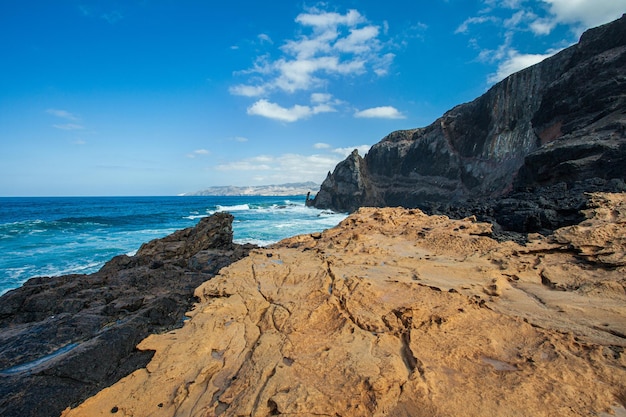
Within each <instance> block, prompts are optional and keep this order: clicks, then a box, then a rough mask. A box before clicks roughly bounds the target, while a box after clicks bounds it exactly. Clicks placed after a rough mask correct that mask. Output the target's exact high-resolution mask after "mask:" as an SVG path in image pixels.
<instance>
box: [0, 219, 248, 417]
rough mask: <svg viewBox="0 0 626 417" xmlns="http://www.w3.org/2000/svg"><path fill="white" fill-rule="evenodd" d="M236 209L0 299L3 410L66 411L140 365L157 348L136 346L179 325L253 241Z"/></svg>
mask: <svg viewBox="0 0 626 417" xmlns="http://www.w3.org/2000/svg"><path fill="white" fill-rule="evenodd" d="M232 221H233V217H232V216H231V215H230V214H226V213H217V214H215V215H214V216H211V217H209V218H205V219H202V220H201V221H200V222H199V223H198V225H197V226H196V227H193V228H188V229H184V230H181V231H178V232H175V233H174V234H172V235H170V236H167V237H165V238H163V239H157V240H154V241H152V242H149V243H147V244H144V245H143V246H142V247H141V248H140V249H139V251H138V252H137V254H136V255H135V256H125V255H122V256H118V257H115V258H113V259H112V260H111V261H109V262H108V263H107V264H106V265H105V266H104V267H103V268H102V269H101V270H100V271H98V272H97V273H94V274H90V275H68V276H61V277H54V278H48V277H43V278H33V279H31V280H29V281H28V282H26V283H25V284H24V285H23V286H22V287H21V288H18V289H15V290H13V291H10V292H8V293H7V294H5V295H3V296H2V297H1V298H0V415H2V416H3V417H8V416H16V417H18V416H19V417H27V416H33V417H42V416H55V417H56V416H58V415H59V414H60V413H61V411H62V410H63V409H65V408H66V407H68V406H70V405H76V404H78V403H79V402H80V401H82V400H84V399H85V398H87V397H89V396H91V395H93V394H95V393H96V392H98V391H99V390H100V389H102V388H103V387H106V386H108V385H110V384H112V383H113V382H115V381H117V380H119V379H120V378H121V377H123V376H125V375H128V374H129V373H131V372H132V371H134V370H136V369H138V368H141V367H144V366H146V364H147V363H148V361H149V360H150V358H152V355H153V352H151V351H149V350H143V351H139V350H137V349H136V345H137V344H138V343H139V342H140V341H141V340H142V339H144V338H145V337H146V336H148V335H149V334H151V333H158V332H163V331H167V330H170V329H172V328H176V327H180V326H181V325H182V320H183V318H184V313H185V311H187V310H188V309H189V308H190V306H191V305H192V303H193V301H194V299H193V292H194V290H195V288H196V287H197V286H198V285H200V284H201V283H202V282H204V281H206V280H208V279H210V278H211V277H213V276H214V275H215V274H216V273H217V272H218V271H219V270H220V269H221V268H222V267H224V266H226V265H228V264H230V263H231V262H232V261H234V260H237V259H241V258H242V257H244V256H245V255H246V254H247V253H248V252H249V250H250V249H251V247H250V246H241V245H236V244H233V241H232V228H231V225H232Z"/></svg>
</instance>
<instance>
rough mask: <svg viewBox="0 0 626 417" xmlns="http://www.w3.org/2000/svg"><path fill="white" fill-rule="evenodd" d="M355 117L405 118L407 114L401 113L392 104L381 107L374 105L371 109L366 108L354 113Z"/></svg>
mask: <svg viewBox="0 0 626 417" xmlns="http://www.w3.org/2000/svg"><path fill="white" fill-rule="evenodd" d="M354 117H360V118H368V119H373V118H378V119H404V118H405V116H404V115H403V114H402V113H400V112H399V111H398V110H397V109H396V108H395V107H391V106H381V107H372V108H370V109H365V110H361V111H357V112H356V113H354Z"/></svg>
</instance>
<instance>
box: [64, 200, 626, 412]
mask: <svg viewBox="0 0 626 417" xmlns="http://www.w3.org/2000/svg"><path fill="white" fill-rule="evenodd" d="M591 201H592V204H591V208H590V209H589V210H588V211H587V212H586V213H585V215H586V217H587V219H586V220H585V221H583V222H582V223H580V224H578V225H575V226H570V227H567V228H562V229H559V230H558V231H556V233H554V234H553V235H551V236H548V237H544V236H540V235H533V236H530V241H529V242H528V243H527V244H526V245H524V246H521V245H518V244H516V243H514V242H504V243H498V242H497V241H495V240H493V239H491V238H490V237H489V234H490V231H491V225H490V224H486V223H480V222H477V221H476V220H475V218H466V219H463V220H451V219H449V218H448V217H445V216H427V215H425V214H424V213H423V212H421V211H420V210H417V209H414V210H407V209H400V208H383V209H374V208H367V209H365V208H364V209H360V210H359V211H357V212H356V213H354V214H352V215H351V216H350V217H348V218H347V219H346V220H345V221H344V222H342V223H341V224H340V225H339V226H338V227H336V228H333V229H330V230H327V231H325V232H323V233H318V234H312V235H302V236H296V237H294V238H290V239H286V240H284V241H282V242H280V243H278V244H276V245H274V246H273V247H270V248H266V249H258V250H254V251H253V252H252V253H251V255H250V256H248V257H247V258H244V259H242V260H240V261H238V262H236V263H234V264H232V265H230V266H228V267H226V268H224V269H223V270H222V271H221V273H220V275H218V276H216V277H215V278H213V279H212V280H210V281H208V282H206V283H204V284H202V285H201V286H200V287H199V288H198V289H197V290H196V296H197V297H198V299H199V302H198V303H197V304H196V305H195V307H194V309H193V310H192V311H191V312H189V313H188V316H189V320H188V321H187V322H186V323H185V325H184V327H183V328H181V329H177V330H174V331H171V332H169V333H166V334H161V335H152V336H149V337H148V338H147V339H145V340H144V341H143V342H141V343H140V345H139V348H140V349H144V350H155V351H156V353H155V355H154V357H153V359H152V361H151V362H150V363H149V364H148V366H147V367H146V368H145V369H140V370H138V371H136V372H134V373H133V374H131V375H129V376H128V377H126V378H124V379H122V380H121V381H119V382H118V383H116V384H115V385H113V386H111V387H109V388H106V389H104V390H103V391H101V392H100V393H99V394H97V395H96V396H94V397H92V398H90V399H88V400H87V401H85V402H84V403H83V404H82V405H80V406H78V407H77V408H75V409H71V410H70V409H68V410H66V411H65V412H64V413H63V416H64V417H74V416H99V415H106V416H110V415H116V416H242V415H245V416H271V415H285V416H292V415H302V416H313V415H316V416H320V415H326V416H383V415H390V416H451V415H464V416H485V415H497V416H528V415H532V416H555V415H559V416H589V415H595V416H610V415H624V413H626V356H625V355H624V347H626V292H625V288H626V274H625V272H626V266H625V265H626V262H625V260H626V258H625V255H626V241H625V240H624V239H625V238H624V236H626V196H625V195H624V194H595V195H593V196H592V197H591Z"/></svg>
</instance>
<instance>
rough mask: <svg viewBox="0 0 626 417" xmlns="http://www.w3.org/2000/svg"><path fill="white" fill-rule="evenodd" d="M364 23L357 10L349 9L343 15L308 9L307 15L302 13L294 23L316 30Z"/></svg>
mask: <svg viewBox="0 0 626 417" xmlns="http://www.w3.org/2000/svg"><path fill="white" fill-rule="evenodd" d="M364 21H365V18H364V17H363V16H362V15H361V13H359V12H358V11H357V10H354V9H350V10H348V13H346V14H345V15H341V14H339V13H334V12H325V11H322V10H319V9H315V8H313V9H310V10H309V13H302V14H299V15H298V16H297V17H296V22H298V23H300V24H302V25H305V26H312V27H314V28H316V29H317V30H319V29H322V28H328V27H334V26H339V25H347V26H350V27H352V26H355V25H357V24H359V23H362V22H364Z"/></svg>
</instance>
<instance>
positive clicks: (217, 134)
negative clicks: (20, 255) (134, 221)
mask: <svg viewBox="0 0 626 417" xmlns="http://www.w3.org/2000/svg"><path fill="white" fill-rule="evenodd" d="M625 11H626V0H504V1H495V0H428V1H425V0H424V1H419V0H413V1H395V0H388V1H384V2H381V1H374V0H372V1H357V0H341V1H328V2H323V3H321V2H320V3H316V2H300V1H297V2H288V1H275V2H261V1H241V0H231V1H228V2H227V1H221V2H216V1H208V0H207V1H192V0H188V1H177V0H124V1H122V0H110V1H91V0H58V1H31V0H21V1H17V0H16V1H11V0H0V196H59V195H174V194H179V193H184V192H189V191H196V190H200V189H203V188H205V187H208V186H214V185H215V186H216V185H264V184H280V183H285V182H295V181H308V180H310V181H315V182H318V183H320V182H321V181H322V180H323V179H324V178H325V176H326V173H327V172H328V171H329V170H332V169H333V168H334V166H335V165H336V163H337V162H339V161H340V160H342V159H343V158H345V156H346V155H347V154H348V153H349V152H350V151H351V150H352V149H355V148H358V149H359V150H360V153H361V154H362V155H363V154H364V153H365V152H366V151H367V149H368V148H369V146H371V145H373V144H374V143H376V142H378V141H379V140H380V139H382V138H383V137H384V136H385V135H387V134H388V133H390V132H392V131H394V130H398V129H408V128H415V127H421V126H425V125H428V124H430V123H432V122H433V121H434V120H435V119H436V118H437V117H439V116H441V114H443V113H444V112H445V111H446V110H448V109H450V108H452V107H453V106H455V105H457V104H460V103H463V102H467V101H471V100H473V99H474V98H476V97H478V96H479V95H481V94H482V93H484V92H485V91H486V90H487V89H488V88H489V87H490V86H491V85H493V84H494V83H495V82H497V81H498V80H500V79H502V78H503V77H505V76H506V75H508V74H510V73H512V72H514V71H516V70H519V69H522V68H524V67H525V66H528V65H532V64H533V63H535V62H538V61H540V60H541V59H543V58H545V57H547V56H549V55H551V54H554V53H555V52H557V51H559V50H560V49H562V48H564V47H567V46H569V45H571V44H573V43H575V42H576V41H577V40H578V37H579V36H580V34H581V33H582V31H583V30H584V29H586V28H589V27H593V26H597V25H599V24H603V23H606V22H609V21H611V20H614V19H616V18H618V17H620V16H621V14H622V13H623V12H625Z"/></svg>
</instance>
